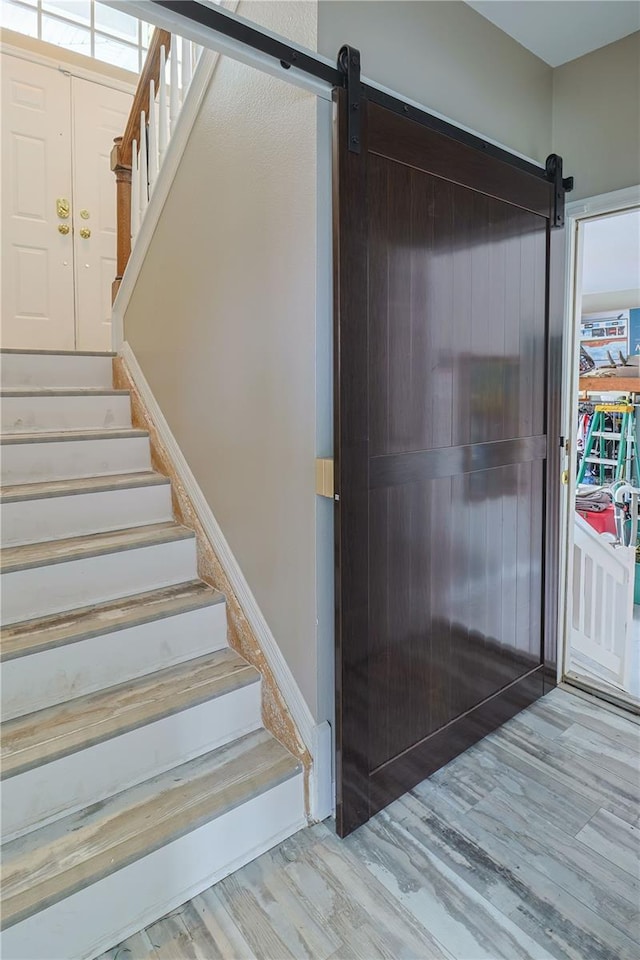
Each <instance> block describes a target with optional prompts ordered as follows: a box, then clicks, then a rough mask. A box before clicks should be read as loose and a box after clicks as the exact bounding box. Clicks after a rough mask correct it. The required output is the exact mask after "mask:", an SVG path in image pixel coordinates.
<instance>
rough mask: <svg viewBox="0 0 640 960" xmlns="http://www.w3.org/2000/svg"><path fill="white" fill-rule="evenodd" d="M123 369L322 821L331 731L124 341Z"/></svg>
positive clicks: (327, 807) (327, 802)
mask: <svg viewBox="0 0 640 960" xmlns="http://www.w3.org/2000/svg"><path fill="white" fill-rule="evenodd" d="M120 356H121V357H122V359H123V361H124V363H125V365H126V367H127V370H128V372H129V374H130V376H131V379H132V380H133V382H134V384H135V386H136V387H137V389H138V391H139V393H140V397H141V399H142V402H143V404H144V406H145V407H146V410H147V412H148V414H149V417H150V418H151V421H152V422H153V424H154V426H155V428H156V430H157V431H158V435H159V437H160V440H161V441H162V443H163V445H164V447H165V449H166V451H167V454H168V455H169V457H170V459H171V462H172V464H173V467H174V469H175V471H176V473H177V475H178V477H179V478H180V482H181V484H182V486H183V487H184V490H185V491H186V494H187V496H188V497H189V499H190V500H191V503H192V504H193V508H194V510H195V512H196V515H197V517H198V520H199V521H200V523H201V524H202V529H203V530H204V533H205V535H206V537H207V539H208V541H209V543H210V544H211V546H212V547H213V550H214V551H215V554H216V556H217V557H218V560H219V561H220V563H221V564H222V567H223V569H224V571H225V573H226V575H227V576H228V578H229V582H230V583H231V586H232V588H233V591H234V593H235V595H236V597H237V598H238V602H239V603H240V606H241V607H242V610H243V612H244V615H245V616H246V618H247V620H248V622H249V626H250V627H251V629H252V631H253V633H254V635H255V638H256V640H257V642H258V644H259V646H260V649H261V650H262V653H263V654H264V656H265V659H266V661H267V663H268V665H269V667H270V669H271V670H272V672H273V676H274V678H275V681H276V683H277V685H278V689H279V690H280V693H281V694H282V697H283V699H284V702H285V704H286V705H287V708H288V710H289V712H290V713H291V717H292V718H293V722H294V723H295V725H296V728H297V730H298V733H299V735H300V737H301V739H302V741H303V743H304V745H305V747H306V748H307V750H308V751H309V753H310V754H311V758H312V767H311V773H310V783H309V786H310V790H309V803H310V813H311V817H312V818H313V819H314V820H324V819H325V818H326V817H328V816H330V815H331V808H332V796H331V728H330V726H329V723H327V722H326V721H325V722H324V723H320V724H317V723H316V721H315V719H314V717H313V714H312V713H311V710H310V709H309V707H308V705H307V702H306V700H305V699H304V697H303V695H302V692H301V690H300V687H299V686H298V684H297V682H296V680H295V678H294V676H293V674H292V672H291V670H290V668H289V665H288V663H287V662H286V660H285V658H284V656H283V655H282V651H281V650H280V647H279V646H278V643H277V641H276V639H275V637H274V635H273V633H272V632H271V629H270V627H269V624H268V623H267V621H266V619H265V617H264V614H263V613H262V610H261V609H260V607H259V605H258V602H257V600H256V598H255V596H254V595H253V592H252V590H251V587H250V586H249V584H248V582H247V580H246V578H245V576H244V574H243V572H242V570H241V568H240V565H239V564H238V561H237V560H236V558H235V556H234V554H233V553H232V551H231V548H230V546H229V544H228V543H227V540H226V538H225V536H224V534H223V532H222V530H221V529H220V526H219V524H218V522H217V520H216V518H215V517H214V515H213V511H212V510H211V507H210V506H209V504H208V502H207V500H206V498H205V496H204V493H203V492H202V489H201V488H200V486H199V484H198V482H197V480H196V478H195V477H194V475H193V473H192V471H191V468H190V467H189V464H188V463H187V461H186V459H185V457H184V454H183V453H182V450H181V449H180V447H179V445H178V442H177V440H176V438H175V437H174V435H173V433H172V431H171V428H170V427H169V424H168V423H167V420H166V418H165V416H164V414H163V413H162V410H161V409H160V406H159V404H158V402H157V400H156V398H155V397H154V395H153V392H152V390H151V387H150V386H149V383H148V381H147V379H146V377H145V375H144V373H143V372H142V368H141V367H140V364H139V363H138V360H137V359H136V356H135V354H134V352H133V350H132V349H131V346H130V345H129V343H127V341H125V342H124V343H123V344H122V346H121V348H120Z"/></svg>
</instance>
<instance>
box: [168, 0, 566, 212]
mask: <svg viewBox="0 0 640 960" xmlns="http://www.w3.org/2000/svg"><path fill="white" fill-rule="evenodd" d="M152 2H153V3H155V4H156V5H157V6H159V7H164V8H165V9H167V10H171V11H172V12H173V13H177V14H179V15H180V16H182V17H186V18H187V19H188V20H191V21H192V22H193V23H197V24H200V25H201V26H203V27H208V28H209V29H211V30H214V31H215V32H216V33H219V34H222V35H223V36H225V37H229V39H232V40H236V41H237V42H238V43H242V44H245V45H246V46H248V47H251V48H252V49H254V50H258V51H259V52H260V53H263V54H266V56H269V57H272V58H273V59H274V60H275V61H277V62H278V63H280V65H281V66H282V68H283V70H288V69H290V68H291V67H295V68H296V69H297V70H302V71H303V72H304V73H307V74H309V75H310V76H312V77H315V78H316V79H318V80H322V81H324V82H325V83H328V84H329V85H330V86H332V87H345V88H347V89H349V106H350V116H351V114H353V115H354V116H353V131H354V132H353V137H354V138H356V139H355V140H354V139H353V138H352V137H351V136H350V149H353V150H354V152H359V137H358V132H357V131H358V129H359V124H358V119H357V117H356V114H357V113H358V110H359V102H360V100H361V99H363V98H364V99H366V100H368V101H369V102H371V103H376V104H378V105H379V106H381V107H385V108H386V109H387V110H392V111H393V112H394V113H397V114H400V115H401V116H403V117H407V118H408V119H409V120H413V121H415V122H416V123H420V124H422V125H423V126H425V127H428V128H429V129H430V130H434V131H435V132H436V133H441V134H443V135H444V136H445V137H450V138H451V139H453V140H457V141H459V142H460V143H464V144H466V145H467V146H470V147H473V148H474V149H476V150H480V151H482V152H483V153H485V154H486V155H487V156H490V157H493V158H494V159H496V160H501V161H502V162H503V163H508V164H510V165H511V166H512V167H517V168H518V169H519V170H523V171H524V172H525V173H529V174H531V176H534V177H539V178H540V179H542V180H550V181H551V182H552V183H554V185H555V189H556V194H555V213H554V225H555V226H562V224H563V223H564V193H565V191H568V190H572V189H573V178H572V177H567V178H564V179H563V178H562V160H561V158H559V157H557V155H556V154H551V156H550V157H549V158H548V159H547V163H546V166H545V167H543V166H538V165H537V164H535V163H531V162H530V161H529V160H524V159H523V158H522V157H518V156H516V155H515V154H513V153H510V152H509V151H508V150H505V149H503V148H502V147H499V146H497V145H496V144H494V143H490V142H489V141H487V140H483V139H482V137H478V136H476V135H475V134H473V133H470V132H469V131H468V130H463V129H461V128H460V127H457V126H455V124H453V123H449V122H448V121H446V120H442V119H441V118H440V117H435V116H434V115H433V114H431V113H428V112H427V111H426V110H422V109H420V108H419V107H415V106H413V104H410V103H407V101H406V100H403V99H402V98H401V97H397V96H394V95H392V94H390V93H385V92H384V91H382V90H379V89H378V88H377V87H373V86H371V85H369V84H363V83H361V82H360V54H359V52H358V50H356V49H355V48H353V47H343V48H342V50H341V51H340V54H339V55H338V66H336V67H332V66H329V64H327V63H325V62H324V61H323V60H321V59H320V58H318V57H315V56H313V54H309V53H304V52H303V51H301V50H296V49H295V48H294V47H291V46H289V44H287V43H284V42H283V41H281V40H276V39H275V38H274V37H270V36H268V35H267V34H264V33H262V31H261V30H259V29H257V28H256V27H252V26H249V25H248V24H246V23H240V22H239V21H238V20H235V19H234V18H233V17H230V16H228V15H227V14H226V13H225V12H224V11H223V10H216V9H215V8H214V7H208V6H203V5H202V4H201V3H198V2H197V0H152ZM354 56H355V57H356V58H357V61H358V62H357V64H355V65H354V64H353V57H354ZM354 66H355V69H354ZM349 80H351V81H352V83H351V88H350V84H349ZM354 81H355V83H354ZM353 86H356V89H355V90H354V89H353ZM356 140H357V141H358V142H356Z"/></svg>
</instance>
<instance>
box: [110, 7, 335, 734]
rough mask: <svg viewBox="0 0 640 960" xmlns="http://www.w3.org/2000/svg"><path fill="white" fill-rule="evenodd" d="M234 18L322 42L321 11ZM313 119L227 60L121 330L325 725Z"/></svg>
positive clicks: (308, 108) (309, 102)
mask: <svg viewBox="0 0 640 960" xmlns="http://www.w3.org/2000/svg"><path fill="white" fill-rule="evenodd" d="M238 12H239V14H240V15H241V16H244V17H248V18H250V19H254V20H256V19H260V21H261V22H262V23H263V24H264V25H265V26H267V27H269V28H270V29H272V30H276V31H277V30H278V29H279V26H280V24H281V23H283V18H285V19H286V32H287V33H288V35H289V36H291V37H292V38H295V39H296V40H298V41H299V42H301V43H303V44H305V45H307V46H315V28H316V17H315V7H314V6H312V5H310V4H299V3H258V4H254V3H241V4H240V7H239V10H238ZM316 118H317V103H316V98H315V96H313V95H311V94H309V93H306V92H303V91H302V90H300V89H298V88H296V87H292V86H290V85H289V84H287V83H285V82H283V81H281V80H278V79H275V78H273V77H270V76H268V75H266V74H263V73H259V72H257V71H255V70H253V69H252V68H250V67H248V66H245V65H243V64H240V63H237V62H234V61H232V60H229V59H226V58H222V59H221V60H220V61H219V63H218V67H217V69H216V72H215V74H214V77H213V80H212V83H211V86H210V88H209V91H208V94H207V96H206V100H205V103H204V105H203V108H202V110H201V112H200V116H199V118H198V120H197V121H196V124H195V126H194V128H193V131H192V134H191V137H190V140H189V143H188V145H187V148H186V150H185V153H184V156H183V159H182V163H181V164H180V167H179V170H178V174H177V176H176V179H175V181H174V185H173V189H172V190H171V192H170V194H169V197H168V200H167V202H166V205H165V208H164V211H163V213H162V216H161V218H160V221H159V223H158V227H157V229H156V232H155V235H154V237H153V241H152V243H151V247H150V249H149V253H148V256H147V258H146V260H145V263H144V266H143V269H142V272H141V274H140V277H139V280H138V282H137V285H136V287H135V290H134V293H133V297H132V299H131V301H130V305H129V307H128V309H127V311H126V315H125V321H124V324H125V337H126V339H127V340H128V341H129V343H130V344H131V346H132V348H133V350H134V352H135V354H136V356H137V358H138V360H139V362H140V364H141V366H142V369H143V371H144V373H145V376H146V377H147V379H148V381H149V383H150V386H151V388H152V390H153V391H154V393H155V396H156V398H157V400H158V402H159V404H160V407H161V408H162V411H163V413H164V414H165V416H166V418H167V420H168V422H169V425H170V427H171V429H172V431H173V433H174V435H175V437H176V439H177V441H178V443H179V444H180V446H181V448H182V451H183V453H184V455H185V457H186V459H187V461H188V463H189V466H190V467H191V469H192V471H193V473H194V475H195V477H196V479H197V481H198V483H199V484H200V486H201V488H202V490H203V492H204V494H205V496H206V498H207V500H208V502H209V504H210V506H211V507H212V509H213V512H214V514H215V516H216V519H217V521H218V523H219V524H220V527H221V529H222V532H223V534H224V536H225V537H226V539H227V541H228V543H229V545H230V547H231V549H232V551H233V552H234V554H235V557H236V559H237V560H238V562H239V564H240V566H241V568H242V570H243V572H244V575H245V577H246V579H247V581H248V583H249V586H250V587H251V590H252V591H253V593H254V595H255V597H256V600H257V601H258V604H259V605H260V607H261V609H262V612H263V614H264V615H265V617H266V620H267V622H268V624H269V626H270V628H271V631H272V633H273V634H274V636H275V638H276V641H277V643H278V644H279V646H280V649H281V650H282V652H283V654H284V656H285V658H286V659H287V662H288V663H289V666H290V668H291V670H292V672H293V674H294V676H295V678H296V680H297V682H298V684H299V686H300V689H301V691H302V693H303V695H304V697H305V699H306V701H307V703H308V705H309V707H310V709H311V711H312V712H313V713H315V714H316V715H317V708H318V691H317V685H318V682H319V673H320V672H321V671H320V669H319V666H318V651H317V629H316V559H315V551H316V497H315V455H316V394H315V390H316V344H315V337H316V169H317V163H316ZM325 672H326V670H325ZM323 709H324V710H325V711H326V709H327V707H326V705H325V707H324V708H323ZM319 719H324V717H320V718H319Z"/></svg>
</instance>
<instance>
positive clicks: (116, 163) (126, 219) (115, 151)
mask: <svg viewBox="0 0 640 960" xmlns="http://www.w3.org/2000/svg"><path fill="white" fill-rule="evenodd" d="M122 141H123V138H122V137H116V138H115V140H114V142H113V147H112V148H111V169H112V170H113V172H114V173H115V175H116V218H117V225H118V227H117V251H116V278H115V280H114V281H113V283H112V285H111V302H112V303H113V301H114V300H115V298H116V295H117V293H118V290H119V289H120V284H121V283H122V276H123V274H124V271H125V267H126V266H127V262H128V260H129V256H130V255H131V147H129V151H128V152H129V156H126V155H125V154H126V149H123V142H122Z"/></svg>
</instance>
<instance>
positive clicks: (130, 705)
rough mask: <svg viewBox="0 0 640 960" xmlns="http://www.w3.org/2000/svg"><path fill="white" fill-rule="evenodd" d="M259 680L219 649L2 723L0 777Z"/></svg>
mask: <svg viewBox="0 0 640 960" xmlns="http://www.w3.org/2000/svg"><path fill="white" fill-rule="evenodd" d="M260 679H261V677H260V674H259V672H258V671H257V670H256V669H255V667H252V666H250V665H249V664H248V663H247V662H246V661H245V660H243V659H242V657H240V656H239V655H238V654H237V653H235V651H233V650H231V649H230V648H225V649H224V650H218V651H215V652H214V653H212V654H206V655H205V656H203V657H198V658H196V659H194V660H188V661H186V662H184V663H180V664H178V665H177V666H172V667H165V668H164V669H162V670H157V671H156V672H155V673H149V674H145V675H144V676H142V677H138V678H137V679H135V680H127V681H124V682H123V683H119V684H117V685H116V686H113V687H107V688H105V689H103V690H99V691H97V692H95V693H89V694H85V695H83V696H81V697H77V698H75V699H73V700H67V701H65V702H63V703H60V704H56V705H54V706H52V707H44V708H43V709H42V710H37V711H35V712H34V713H30V714H26V715H25V716H22V717H16V718H15V719H13V720H7V721H5V722H4V723H3V724H2V733H3V736H2V771H1V774H0V777H1V779H2V780H7V779H9V778H10V777H15V776H18V775H19V774H21V773H24V772H26V771H27V770H32V769H34V768H36V767H39V766H43V765H44V764H46V763H51V762H53V761H55V760H60V759H61V758H62V757H66V756H68V755H69V754H72V753H77V752H79V751H80V750H85V749H88V748H89V747H92V746H95V745H96V744H98V743H101V742H103V741H104V740H110V739H113V738H114V737H118V736H122V735H123V734H125V733H129V732H130V731H132V730H136V729H138V728H139V727H143V726H146V725H147V724H150V723H155V722H156V721H157V720H162V719H164V718H165V717H169V716H173V715H174V714H176V713H180V712H182V711H183V710H188V709H190V708H191V707H195V706H198V705H200V704H202V703H206V702H207V701H209V700H215V699H217V698H218V697H220V696H224V695H226V694H228V693H232V692H233V691H234V690H238V689H240V688H242V687H245V686H248V685H250V684H252V683H258V682H259V681H260Z"/></svg>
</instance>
